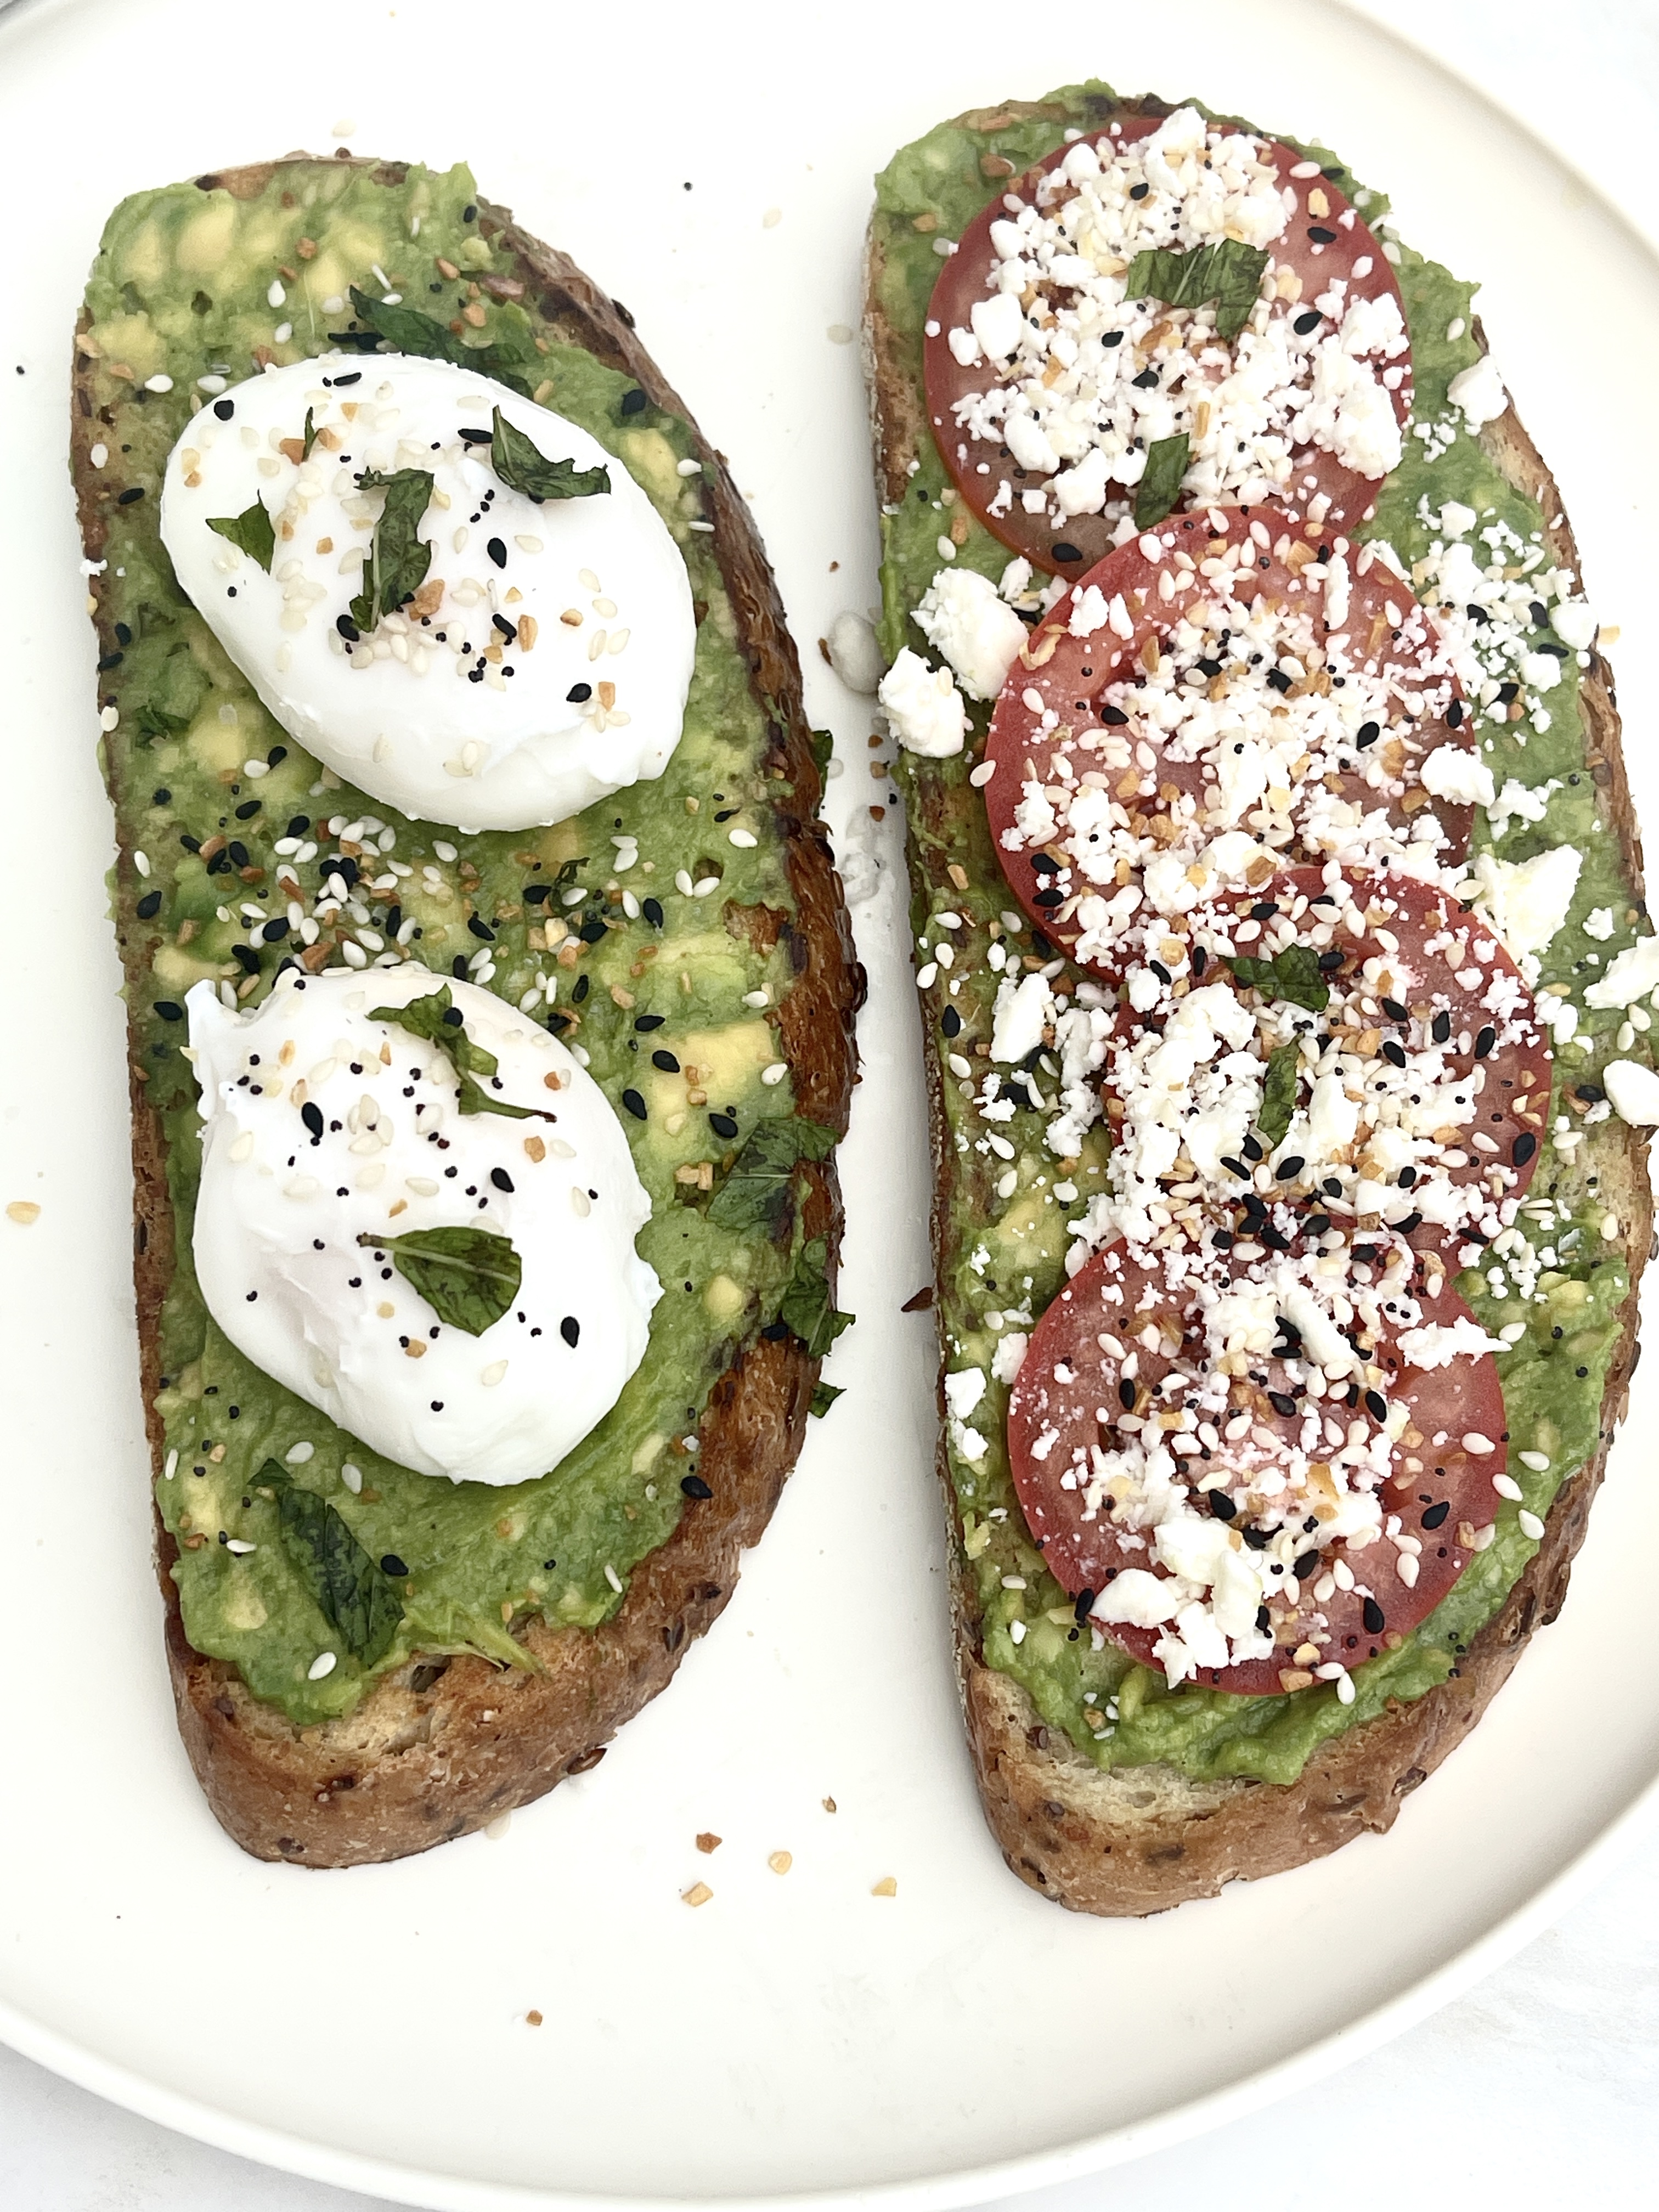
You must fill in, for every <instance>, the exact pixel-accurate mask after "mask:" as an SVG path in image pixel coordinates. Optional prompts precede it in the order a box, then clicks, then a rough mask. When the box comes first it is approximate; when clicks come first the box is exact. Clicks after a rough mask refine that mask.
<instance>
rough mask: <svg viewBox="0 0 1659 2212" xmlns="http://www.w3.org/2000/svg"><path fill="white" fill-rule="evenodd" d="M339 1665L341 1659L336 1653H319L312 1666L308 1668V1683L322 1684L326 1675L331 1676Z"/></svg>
mask: <svg viewBox="0 0 1659 2212" xmlns="http://www.w3.org/2000/svg"><path fill="white" fill-rule="evenodd" d="M339 1663H340V1662H339V1659H338V1657H337V1655H336V1654H335V1653H334V1652H332V1651H319V1653H318V1654H317V1656H316V1657H315V1658H314V1659H313V1661H312V1662H311V1664H310V1666H309V1667H307V1668H306V1680H307V1681H308V1682H320V1681H321V1680H322V1679H323V1677H324V1675H325V1674H332V1673H333V1672H334V1669H335V1668H336V1667H337V1666H338V1665H339Z"/></svg>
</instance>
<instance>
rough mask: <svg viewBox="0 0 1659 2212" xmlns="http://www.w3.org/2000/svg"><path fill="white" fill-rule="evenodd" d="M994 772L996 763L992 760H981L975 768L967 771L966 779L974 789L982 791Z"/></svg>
mask: <svg viewBox="0 0 1659 2212" xmlns="http://www.w3.org/2000/svg"><path fill="white" fill-rule="evenodd" d="M996 772H997V764H996V763H995V762H994V761H988V760H987V761H981V763H980V764H979V766H978V767H977V768H976V769H972V770H971V771H970V772H969V777H968V781H969V783H971V784H972V785H973V787H974V789H975V791H983V790H984V788H985V787H986V785H987V783H989V781H991V778H992V777H993V776H994V775H995V774H996Z"/></svg>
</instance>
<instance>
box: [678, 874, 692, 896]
mask: <svg viewBox="0 0 1659 2212" xmlns="http://www.w3.org/2000/svg"><path fill="white" fill-rule="evenodd" d="M674 888H675V890H677V891H678V893H679V895H680V896H681V897H682V898H690V896H691V871H690V868H681V869H679V870H678V872H677V873H676V875H675V877H674Z"/></svg>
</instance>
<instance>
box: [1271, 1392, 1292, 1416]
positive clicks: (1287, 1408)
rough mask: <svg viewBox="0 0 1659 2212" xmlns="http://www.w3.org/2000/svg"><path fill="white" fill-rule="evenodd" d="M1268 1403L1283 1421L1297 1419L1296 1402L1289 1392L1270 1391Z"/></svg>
mask: <svg viewBox="0 0 1659 2212" xmlns="http://www.w3.org/2000/svg"><path fill="white" fill-rule="evenodd" d="M1267 1403H1268V1404H1269V1405H1270V1406H1271V1407H1273V1411H1274V1413H1277V1414H1279V1416H1280V1418H1281V1419H1284V1420H1286V1421H1293V1420H1294V1419H1296V1401H1295V1399H1294V1398H1292V1397H1291V1395H1290V1393H1289V1392H1288V1391H1286V1390H1269V1391H1268V1393H1267Z"/></svg>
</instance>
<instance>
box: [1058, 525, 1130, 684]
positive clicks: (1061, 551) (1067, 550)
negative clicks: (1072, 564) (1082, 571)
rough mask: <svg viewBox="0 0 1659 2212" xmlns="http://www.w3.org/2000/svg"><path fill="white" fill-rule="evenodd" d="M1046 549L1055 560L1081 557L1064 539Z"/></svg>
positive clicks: (1076, 549) (1076, 559)
mask: <svg viewBox="0 0 1659 2212" xmlns="http://www.w3.org/2000/svg"><path fill="white" fill-rule="evenodd" d="M1048 550H1049V551H1050V552H1051V553H1052V554H1053V555H1054V558H1055V560H1056V561H1080V560H1081V559H1082V558H1083V556H1082V554H1081V553H1080V552H1079V550H1078V548H1077V547H1076V546H1075V545H1068V544H1066V542H1065V541H1064V539H1062V540H1061V542H1060V544H1058V545H1051V546H1050V547H1049V548H1048ZM1125 719H1126V720H1127V717H1126V718H1125Z"/></svg>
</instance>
